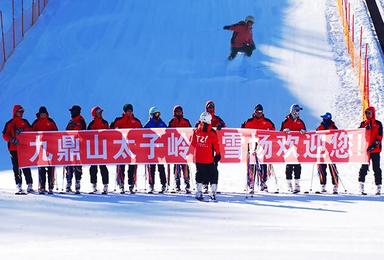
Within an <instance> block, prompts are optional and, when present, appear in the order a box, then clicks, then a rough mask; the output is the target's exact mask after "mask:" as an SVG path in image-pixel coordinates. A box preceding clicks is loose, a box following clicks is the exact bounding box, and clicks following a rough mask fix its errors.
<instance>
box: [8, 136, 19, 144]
mask: <svg viewBox="0 0 384 260" xmlns="http://www.w3.org/2000/svg"><path fill="white" fill-rule="evenodd" d="M9 142H10V143H11V144H14V145H18V144H19V141H18V140H17V139H16V138H15V137H12V138H11V140H9Z"/></svg>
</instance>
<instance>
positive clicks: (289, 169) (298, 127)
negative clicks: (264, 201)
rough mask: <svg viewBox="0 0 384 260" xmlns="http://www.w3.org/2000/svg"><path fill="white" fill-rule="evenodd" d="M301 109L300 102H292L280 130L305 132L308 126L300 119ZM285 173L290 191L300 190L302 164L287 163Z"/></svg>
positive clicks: (297, 191) (296, 191)
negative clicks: (293, 180)
mask: <svg viewBox="0 0 384 260" xmlns="http://www.w3.org/2000/svg"><path fill="white" fill-rule="evenodd" d="M300 110H303V108H302V107H300V106H299V105H298V104H292V106H291V108H290V111H289V114H288V115H287V116H286V118H285V120H284V121H283V122H282V123H281V128H280V131H283V132H284V133H286V134H288V133H289V132H291V131H299V132H300V133H301V134H305V132H306V127H305V124H304V121H303V120H301V119H300ZM293 172H294V174H295V188H294V189H293V187H292V173H293ZM285 175H286V178H287V185H288V191H291V192H293V193H299V192H300V176H301V164H287V166H286V168H285Z"/></svg>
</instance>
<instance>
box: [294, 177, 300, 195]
mask: <svg viewBox="0 0 384 260" xmlns="http://www.w3.org/2000/svg"><path fill="white" fill-rule="evenodd" d="M299 192H300V180H299V179H295V189H294V190H293V193H294V194H297V193H299Z"/></svg>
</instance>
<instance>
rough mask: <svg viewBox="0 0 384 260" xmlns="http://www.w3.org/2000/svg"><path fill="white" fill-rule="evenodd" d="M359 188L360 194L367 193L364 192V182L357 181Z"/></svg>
mask: <svg viewBox="0 0 384 260" xmlns="http://www.w3.org/2000/svg"><path fill="white" fill-rule="evenodd" d="M359 186H360V187H359V188H360V194H361V195H367V193H366V192H364V182H360V183H359Z"/></svg>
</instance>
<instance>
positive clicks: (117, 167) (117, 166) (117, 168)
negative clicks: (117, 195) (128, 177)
mask: <svg viewBox="0 0 384 260" xmlns="http://www.w3.org/2000/svg"><path fill="white" fill-rule="evenodd" d="M118 170H119V165H116V171H115V188H114V189H113V191H114V192H116V188H117V171H118Z"/></svg>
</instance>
